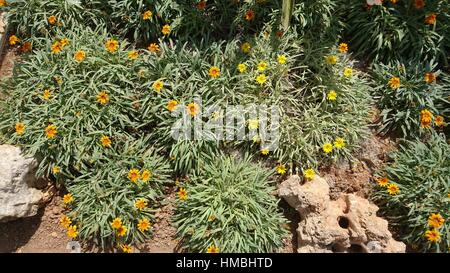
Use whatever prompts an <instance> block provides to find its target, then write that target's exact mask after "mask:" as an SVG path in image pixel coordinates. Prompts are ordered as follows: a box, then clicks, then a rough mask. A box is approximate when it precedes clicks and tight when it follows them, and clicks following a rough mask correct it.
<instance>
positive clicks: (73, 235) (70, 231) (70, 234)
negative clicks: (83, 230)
mask: <svg viewBox="0 0 450 273" xmlns="http://www.w3.org/2000/svg"><path fill="white" fill-rule="evenodd" d="M67 236H68V237H69V238H76V237H77V236H78V231H77V226H76V225H73V226H69V228H68V229H67Z"/></svg>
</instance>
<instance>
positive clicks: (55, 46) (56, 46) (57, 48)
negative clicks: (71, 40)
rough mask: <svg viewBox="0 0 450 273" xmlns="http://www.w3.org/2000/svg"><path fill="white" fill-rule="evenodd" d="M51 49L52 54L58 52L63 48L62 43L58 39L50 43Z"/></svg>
mask: <svg viewBox="0 0 450 273" xmlns="http://www.w3.org/2000/svg"><path fill="white" fill-rule="evenodd" d="M51 49H52V54H59V53H61V52H62V50H63V45H62V44H61V43H60V42H59V41H56V42H54V43H53V44H52V47H51Z"/></svg>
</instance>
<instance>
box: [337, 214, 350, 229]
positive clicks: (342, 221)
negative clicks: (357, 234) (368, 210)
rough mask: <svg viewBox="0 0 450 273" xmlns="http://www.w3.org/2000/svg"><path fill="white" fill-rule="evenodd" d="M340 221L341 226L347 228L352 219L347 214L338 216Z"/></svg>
mask: <svg viewBox="0 0 450 273" xmlns="http://www.w3.org/2000/svg"><path fill="white" fill-rule="evenodd" d="M338 223H339V226H340V227H341V228H344V229H347V228H348V227H349V226H350V220H348V218H347V217H345V216H339V217H338Z"/></svg>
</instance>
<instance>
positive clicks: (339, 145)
mask: <svg viewBox="0 0 450 273" xmlns="http://www.w3.org/2000/svg"><path fill="white" fill-rule="evenodd" d="M334 147H336V149H342V148H344V147H345V140H344V139H343V138H340V137H338V138H336V140H335V141H334Z"/></svg>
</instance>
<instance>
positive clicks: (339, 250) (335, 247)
mask: <svg viewBox="0 0 450 273" xmlns="http://www.w3.org/2000/svg"><path fill="white" fill-rule="evenodd" d="M331 251H333V253H343V252H345V247H343V246H341V245H340V244H337V243H334V244H332V245H331Z"/></svg>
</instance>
